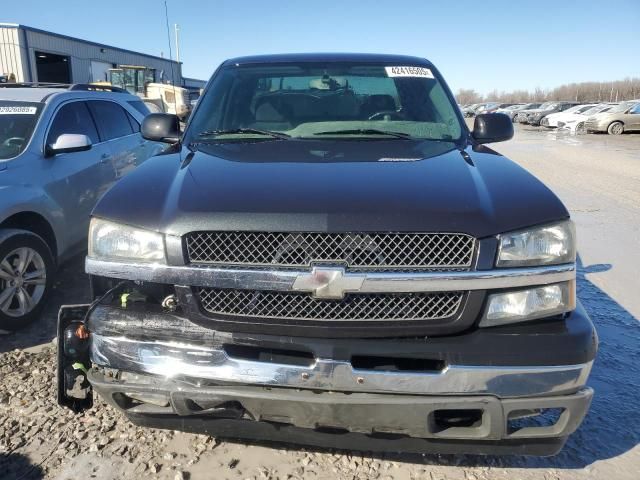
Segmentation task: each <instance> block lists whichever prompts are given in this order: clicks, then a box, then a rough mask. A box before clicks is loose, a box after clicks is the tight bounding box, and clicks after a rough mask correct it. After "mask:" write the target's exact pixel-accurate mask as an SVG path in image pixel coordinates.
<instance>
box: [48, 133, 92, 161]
mask: <svg viewBox="0 0 640 480" xmlns="http://www.w3.org/2000/svg"><path fill="white" fill-rule="evenodd" d="M89 149H91V139H90V138H89V137H87V136H86V135H82V134H80V133H63V134H62V135H60V136H59V137H58V139H57V140H56V142H55V143H53V144H49V145H47V148H46V155H47V156H48V157H52V156H54V155H57V154H59V153H73V152H84V151H86V150H89Z"/></svg>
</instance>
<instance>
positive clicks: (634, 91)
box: [458, 77, 640, 103]
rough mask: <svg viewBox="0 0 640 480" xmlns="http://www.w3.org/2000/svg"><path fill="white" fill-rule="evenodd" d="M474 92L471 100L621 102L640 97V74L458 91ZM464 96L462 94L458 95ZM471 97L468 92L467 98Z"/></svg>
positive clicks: (475, 101)
mask: <svg viewBox="0 0 640 480" xmlns="http://www.w3.org/2000/svg"><path fill="white" fill-rule="evenodd" d="M463 92H464V93H465V94H467V93H468V92H472V93H473V98H472V99H471V100H469V101H468V102H460V103H478V102H482V101H486V102H491V101H494V102H503V103H516V102H523V103H525V102H534V101H535V102H543V101H548V100H571V101H576V102H583V103H588V102H621V101H623V100H637V99H640V78H638V77H634V78H625V79H624V80H617V81H613V82H580V83H569V84H564V85H560V86H559V87H556V88H553V89H551V90H544V89H542V88H540V87H537V88H536V89H535V90H534V91H532V92H530V91H527V90H513V91H511V92H498V91H497V90H494V91H492V92H489V93H488V94H486V95H484V97H483V96H482V95H479V94H478V93H477V92H476V91H475V90H467V89H460V91H459V92H458V94H459V95H460V94H461V93H463ZM458 98H459V99H460V97H459V96H458ZM466 98H468V97H467V96H465V99H466Z"/></svg>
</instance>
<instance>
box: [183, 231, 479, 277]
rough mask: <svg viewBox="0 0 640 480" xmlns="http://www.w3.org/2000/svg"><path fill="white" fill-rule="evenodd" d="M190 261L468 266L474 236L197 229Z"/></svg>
mask: <svg viewBox="0 0 640 480" xmlns="http://www.w3.org/2000/svg"><path fill="white" fill-rule="evenodd" d="M186 245H187V252H188V256H189V260H190V261H191V262H194V263H215V264H231V265H247V266H261V265H269V266H283V267H304V266H309V265H310V264H311V263H313V262H339V263H345V264H347V265H348V266H349V267H351V268H354V269H358V268H362V269H367V268H369V269H394V268H395V269H399V268H428V269H468V268H470V267H471V262H472V259H473V250H474V245H475V239H474V238H473V237H471V236H469V235H464V234H454V233H279V232H193V233H190V234H188V235H187V236H186Z"/></svg>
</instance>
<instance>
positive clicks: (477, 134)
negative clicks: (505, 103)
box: [471, 113, 513, 143]
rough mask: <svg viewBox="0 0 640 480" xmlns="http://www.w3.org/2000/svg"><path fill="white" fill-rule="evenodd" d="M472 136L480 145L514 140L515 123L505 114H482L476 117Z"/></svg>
mask: <svg viewBox="0 0 640 480" xmlns="http://www.w3.org/2000/svg"><path fill="white" fill-rule="evenodd" d="M471 134H472V135H473V138H475V139H476V141H477V142H478V143H494V142H504V141H505V140H511V138H513V122H512V121H511V119H510V118H509V117H508V116H507V115H505V114H504V113H481V114H479V115H476V119H475V121H474V122H473V132H471Z"/></svg>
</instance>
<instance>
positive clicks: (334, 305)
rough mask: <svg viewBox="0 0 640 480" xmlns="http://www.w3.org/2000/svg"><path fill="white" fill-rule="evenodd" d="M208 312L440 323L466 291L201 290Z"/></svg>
mask: <svg viewBox="0 0 640 480" xmlns="http://www.w3.org/2000/svg"><path fill="white" fill-rule="evenodd" d="M197 295H198V297H199V299H200V304H201V305H202V308H203V309H204V310H205V312H207V313H209V314H212V315H231V316H244V317H254V318H256V317H257V318H265V319H291V320H338V321H339V320H343V321H344V320H369V321H371V320H438V319H445V318H449V317H452V316H453V315H455V314H456V312H457V311H458V310H459V308H460V304H461V302H462V298H463V293H462V292H438V293H402V294H386V293H384V294H348V295H346V296H345V298H344V299H342V300H320V299H316V298H313V297H312V296H311V295H308V294H304V293H290V292H272V291H255V290H230V289H215V288H198V289H197Z"/></svg>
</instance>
